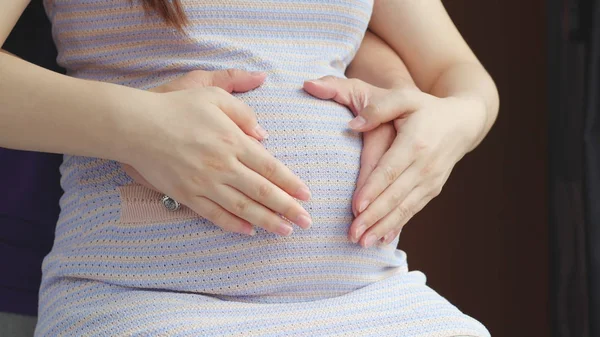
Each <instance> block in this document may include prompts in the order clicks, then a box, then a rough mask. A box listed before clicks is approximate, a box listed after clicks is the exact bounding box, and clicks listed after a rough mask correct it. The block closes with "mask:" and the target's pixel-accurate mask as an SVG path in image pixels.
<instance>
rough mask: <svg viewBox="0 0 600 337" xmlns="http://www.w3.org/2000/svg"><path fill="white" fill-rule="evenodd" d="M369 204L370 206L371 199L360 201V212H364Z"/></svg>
mask: <svg viewBox="0 0 600 337" xmlns="http://www.w3.org/2000/svg"><path fill="white" fill-rule="evenodd" d="M367 206H369V200H363V201H361V202H360V205H358V212H359V213H362V212H363V211H364V210H365V209H366V208H367Z"/></svg>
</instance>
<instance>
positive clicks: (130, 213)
mask: <svg viewBox="0 0 600 337" xmlns="http://www.w3.org/2000/svg"><path fill="white" fill-rule="evenodd" d="M270 90H275V89H269V88H265V89H261V90H256V91H253V92H250V93H246V94H243V95H238V96H239V97H240V99H242V100H243V101H244V102H246V103H247V104H248V105H250V106H251V107H253V108H254V110H255V111H256V113H257V116H258V119H259V123H261V125H263V126H264V127H265V129H267V131H268V132H269V134H270V137H269V139H267V140H266V141H265V142H264V145H265V147H266V148H267V150H269V151H270V152H271V153H273V155H274V156H275V157H276V158H278V159H279V160H280V161H282V162H283V163H284V164H285V165H286V166H288V167H289V168H290V169H291V170H292V171H293V172H294V173H296V174H297V175H298V176H299V177H300V178H301V179H303V181H304V182H306V184H307V185H308V186H309V187H310V189H311V192H312V199H311V200H310V201H309V202H304V203H303V206H304V207H305V209H306V210H307V211H308V212H309V213H310V214H311V216H312V218H313V226H312V227H311V228H310V229H308V230H302V229H300V228H296V229H295V231H294V233H293V234H292V235H291V236H289V237H282V236H278V235H276V234H272V233H268V232H266V231H264V230H262V229H260V228H258V229H257V235H256V236H253V237H248V236H243V235H240V234H235V233H228V232H225V231H223V230H221V229H220V228H218V227H216V226H215V225H214V224H212V223H210V222H209V221H207V220H205V219H203V218H199V217H198V216H197V215H195V214H193V213H192V212H191V211H189V210H187V209H183V210H180V211H177V212H168V211H166V210H164V209H162V205H161V204H160V194H158V193H154V192H152V191H149V190H147V189H145V188H143V187H140V186H133V185H126V186H120V187H118V188H116V189H115V190H113V191H112V192H111V191H107V192H106V193H107V194H109V195H110V194H111V193H113V194H114V195H113V197H111V198H112V199H111V200H114V201H115V205H114V207H115V212H110V210H111V207H110V206H106V207H105V209H104V212H103V213H102V214H100V215H98V214H97V213H96V217H98V216H99V217H100V218H101V219H102V220H100V221H99V222H100V223H98V224H96V225H94V226H87V227H88V228H86V230H85V235H83V236H82V237H81V238H77V239H75V240H74V241H73V242H78V244H75V245H73V244H72V243H71V244H67V242H69V240H67V239H65V238H63V239H62V240H61V239H60V238H58V239H57V245H55V251H56V253H53V254H51V256H50V257H49V258H48V259H47V261H46V264H45V269H47V270H51V269H52V270H54V271H55V272H56V273H57V274H56V275H57V276H71V277H73V276H75V277H85V278H93V279H99V280H103V281H106V282H110V283H115V284H120V285H124V286H129V287H139V288H158V289H168V290H171V291H185V292H195V293H204V294H210V295H212V296H215V297H218V298H222V299H229V300H237V301H251V302H290V301H292V302H294V301H308V300H315V299H322V298H328V297H333V296H338V295H342V294H345V293H348V292H350V291H352V290H355V289H358V288H361V287H363V286H366V285H368V284H370V283H373V282H375V281H378V280H380V279H383V278H386V277H389V276H390V275H392V274H394V273H397V272H400V271H403V270H405V269H406V264H405V263H406V262H405V258H404V255H403V253H402V252H401V251H399V250H396V249H395V247H393V246H392V245H390V246H382V247H373V248H371V249H364V248H361V247H360V246H358V245H356V244H353V243H351V242H350V241H349V240H348V238H347V233H348V229H349V226H350V224H351V222H352V219H353V215H352V211H351V199H352V194H353V192H354V188H355V182H356V179H357V175H358V171H359V165H360V152H361V145H362V143H361V138H360V135H358V134H356V133H353V132H351V131H349V130H348V129H347V122H348V121H349V120H350V119H351V118H352V114H351V113H350V112H349V111H348V110H347V109H346V108H344V107H342V106H340V105H338V104H336V103H332V102H326V101H321V100H317V99H314V98H312V97H309V96H307V95H306V94H304V93H303V92H302V91H301V90H300V89H299V88H298V90H294V91H292V90H289V91H285V90H279V91H277V92H275V91H274V92H270ZM98 165H109V164H108V163H104V164H98ZM93 166H94V165H90V164H89V163H87V164H86V165H85V167H87V168H90V167H93ZM97 198H98V193H96V194H95V197H94V198H93V199H92V198H90V199H89V200H96V201H95V202H97ZM89 200H88V202H87V203H89V202H91V201H89ZM90 207H91V206H90ZM109 213H110V214H109ZM63 218H64V221H63ZM67 219H68V217H67V216H63V217H61V223H59V227H60V226H61V225H64V224H66V223H68V220H67ZM79 222H81V221H79ZM83 227H86V226H83ZM80 228H81V226H80ZM63 232H69V231H63ZM70 233H71V234H70V235H72V231H70ZM61 243H64V245H65V247H64V248H65V249H60V247H61V246H62V244H61ZM57 247H58V248H57ZM59 252H60V254H59ZM52 261H55V262H57V265H60V268H58V267H57V268H52V266H53V263H52Z"/></svg>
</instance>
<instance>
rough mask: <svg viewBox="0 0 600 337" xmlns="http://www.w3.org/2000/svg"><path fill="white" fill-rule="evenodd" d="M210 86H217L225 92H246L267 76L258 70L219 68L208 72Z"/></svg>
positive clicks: (258, 84) (254, 87)
mask: <svg viewBox="0 0 600 337" xmlns="http://www.w3.org/2000/svg"><path fill="white" fill-rule="evenodd" d="M210 75H211V79H210V80H211V81H212V82H211V84H210V85H211V86H213V87H219V88H221V89H224V90H226V91H227V92H230V93H231V92H246V91H249V90H252V89H256V88H258V87H259V86H260V85H261V84H263V82H264V81H265V78H266V77H267V74H266V73H263V72H260V71H252V72H250V71H245V70H240V69H227V70H219V71H214V72H211V73H210Z"/></svg>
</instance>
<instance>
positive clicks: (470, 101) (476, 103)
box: [444, 95, 488, 153]
mask: <svg viewBox="0 0 600 337" xmlns="http://www.w3.org/2000/svg"><path fill="white" fill-rule="evenodd" d="M444 99H447V100H453V101H455V102H457V103H458V104H457V105H456V110H455V111H456V112H459V113H461V114H462V116H464V119H463V121H464V123H463V126H464V129H463V132H464V135H465V136H466V144H467V148H466V151H465V153H468V152H471V151H473V150H474V149H475V148H476V147H477V145H479V143H480V142H481V140H482V139H483V138H484V137H485V135H486V133H487V127H486V126H487V124H488V112H487V106H486V102H485V100H484V99H483V98H482V97H477V96H473V95H454V96H450V97H446V98H444Z"/></svg>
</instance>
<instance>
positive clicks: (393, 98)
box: [348, 89, 429, 132]
mask: <svg viewBox="0 0 600 337" xmlns="http://www.w3.org/2000/svg"><path fill="white" fill-rule="evenodd" d="M428 97H429V96H427V95H426V94H424V93H423V92H421V91H419V90H418V89H400V90H392V91H390V93H389V94H387V95H383V96H382V97H381V98H379V99H377V100H372V101H371V102H370V103H369V104H368V105H366V106H365V107H364V109H362V110H361V111H360V112H359V116H356V117H355V118H354V119H353V120H352V121H350V123H348V126H350V128H352V129H353V130H355V131H360V132H364V131H368V130H372V129H373V128H376V127H377V126H379V125H380V124H381V123H386V122H390V121H393V120H395V119H397V118H401V117H403V116H404V115H406V114H407V113H410V112H414V111H415V110H417V109H418V108H419V107H420V106H422V105H423V101H424V100H426V99H427V98H428Z"/></svg>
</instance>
